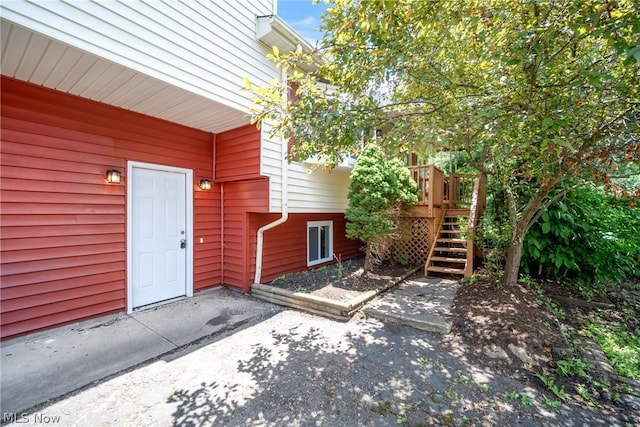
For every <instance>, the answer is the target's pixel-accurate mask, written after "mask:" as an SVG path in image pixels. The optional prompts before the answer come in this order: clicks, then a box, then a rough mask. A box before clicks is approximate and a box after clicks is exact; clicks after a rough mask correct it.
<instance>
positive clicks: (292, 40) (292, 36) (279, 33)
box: [256, 15, 317, 72]
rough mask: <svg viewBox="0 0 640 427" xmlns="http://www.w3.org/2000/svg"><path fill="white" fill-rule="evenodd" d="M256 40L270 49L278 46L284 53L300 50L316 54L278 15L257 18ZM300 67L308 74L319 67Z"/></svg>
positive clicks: (301, 65) (304, 65) (300, 65)
mask: <svg viewBox="0 0 640 427" xmlns="http://www.w3.org/2000/svg"><path fill="white" fill-rule="evenodd" d="M256 39H257V40H258V41H259V42H260V43H262V44H264V45H265V46H267V47H268V48H269V49H273V46H277V47H278V50H280V52H282V53H289V52H293V51H294V50H297V49H298V48H300V49H302V51H303V52H306V53H310V54H314V53H315V49H314V47H313V46H312V45H311V44H310V43H309V42H308V41H306V40H305V39H304V38H303V37H302V36H300V35H299V34H298V33H297V32H296V31H295V30H294V29H293V28H291V27H290V26H289V24H287V23H286V22H285V21H283V20H282V18H280V17H279V16H278V15H265V16H258V17H256ZM298 66H299V67H300V68H301V69H302V70H304V71H306V72H313V71H316V70H317V67H316V66H314V65H311V64H301V63H300V64H298Z"/></svg>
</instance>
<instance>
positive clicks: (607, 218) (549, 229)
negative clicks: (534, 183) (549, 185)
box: [522, 187, 640, 282]
mask: <svg viewBox="0 0 640 427" xmlns="http://www.w3.org/2000/svg"><path fill="white" fill-rule="evenodd" d="M522 267H523V269H524V271H525V272H528V273H529V274H535V275H538V276H546V277H552V278H560V277H563V278H575V279H578V280H579V281H586V282H598V281H601V282H611V281H619V280H623V279H626V278H631V277H638V276H640V209H638V208H632V207H630V206H629V201H628V200H621V199H616V198H614V197H612V196H608V195H606V194H605V193H604V191H602V190H600V189H597V188H594V187H583V188H580V189H577V190H574V191H573V192H571V193H569V194H568V195H567V196H566V198H565V200H563V201H561V202H558V203H556V204H554V205H552V206H550V207H549V208H548V209H547V211H545V212H544V213H543V215H542V216H541V217H540V220H539V221H538V222H537V223H536V224H534V226H533V227H531V230H530V231H529V233H528V234H527V236H526V239H525V242H524V248H523V256H522Z"/></svg>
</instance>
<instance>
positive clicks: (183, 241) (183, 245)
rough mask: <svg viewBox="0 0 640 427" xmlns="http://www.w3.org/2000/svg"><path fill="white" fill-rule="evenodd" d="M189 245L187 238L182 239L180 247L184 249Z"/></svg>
mask: <svg viewBox="0 0 640 427" xmlns="http://www.w3.org/2000/svg"><path fill="white" fill-rule="evenodd" d="M186 247H187V241H186V239H182V240H180V249H184V248H186Z"/></svg>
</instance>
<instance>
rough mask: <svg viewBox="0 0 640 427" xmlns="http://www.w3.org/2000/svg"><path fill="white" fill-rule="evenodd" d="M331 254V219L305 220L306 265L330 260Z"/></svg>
mask: <svg viewBox="0 0 640 427" xmlns="http://www.w3.org/2000/svg"><path fill="white" fill-rule="evenodd" d="M332 255H333V221H309V222H307V266H312V265H316V264H322V263H323V262H327V261H331V260H332Z"/></svg>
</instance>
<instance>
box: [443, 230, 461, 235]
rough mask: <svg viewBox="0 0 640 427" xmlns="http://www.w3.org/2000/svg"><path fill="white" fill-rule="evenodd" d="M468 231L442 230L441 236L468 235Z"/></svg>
mask: <svg viewBox="0 0 640 427" xmlns="http://www.w3.org/2000/svg"><path fill="white" fill-rule="evenodd" d="M466 232H467V230H440V234H442V233H447V234H462V233H466Z"/></svg>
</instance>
